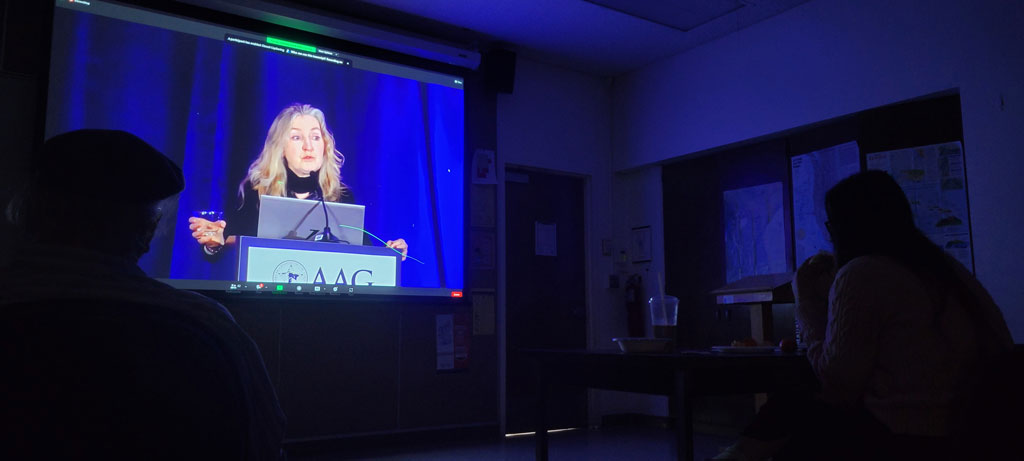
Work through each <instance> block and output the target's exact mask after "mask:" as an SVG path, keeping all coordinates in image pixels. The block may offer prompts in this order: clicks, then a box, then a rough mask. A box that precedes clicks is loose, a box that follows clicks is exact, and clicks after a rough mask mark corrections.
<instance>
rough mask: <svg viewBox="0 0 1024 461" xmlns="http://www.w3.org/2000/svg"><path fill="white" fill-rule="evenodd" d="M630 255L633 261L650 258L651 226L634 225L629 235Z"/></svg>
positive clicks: (637, 261) (648, 259) (638, 261)
mask: <svg viewBox="0 0 1024 461" xmlns="http://www.w3.org/2000/svg"><path fill="white" fill-rule="evenodd" d="M629 248H630V256H631V257H632V258H631V259H632V260H633V262H634V263H644V262H648V261H650V260H651V226H643V227H634V228H633V229H632V231H630V235H629Z"/></svg>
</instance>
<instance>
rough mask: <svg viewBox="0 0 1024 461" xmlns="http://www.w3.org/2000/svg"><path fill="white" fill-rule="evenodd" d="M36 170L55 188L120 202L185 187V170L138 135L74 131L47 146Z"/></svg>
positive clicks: (36, 161) (155, 196) (152, 197)
mask: <svg viewBox="0 0 1024 461" xmlns="http://www.w3.org/2000/svg"><path fill="white" fill-rule="evenodd" d="M32 165H33V170H34V172H35V173H36V174H37V175H39V176H38V177H39V178H40V179H43V180H45V181H46V182H47V184H49V185H50V186H52V187H55V188H58V189H61V190H67V191H68V194H75V195H79V196H85V197H90V198H97V199H101V200H106V201H110V202H118V203H148V202H155V201H159V200H162V199H165V198H167V197H170V196H172V195H174V194H177V193H178V192H181V190H182V189H184V188H185V179H184V177H183V176H182V172H181V168H180V167H178V165H176V164H175V163H174V162H173V161H171V159H169V158H167V157H166V156H164V155H163V154H162V153H160V151H158V150H156V148H154V147H153V146H151V145H149V144H148V143H146V141H143V140H142V139H140V138H139V137H138V136H135V135H133V134H131V133H128V132H125V131H120V130H92V129H90V130H75V131H69V132H67V133H64V134H59V135H57V136H54V137H52V138H50V139H48V140H47V141H46V142H44V143H43V147H42V150H41V152H40V155H36V156H34V157H33V159H32Z"/></svg>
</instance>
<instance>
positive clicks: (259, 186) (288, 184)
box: [188, 103, 409, 260]
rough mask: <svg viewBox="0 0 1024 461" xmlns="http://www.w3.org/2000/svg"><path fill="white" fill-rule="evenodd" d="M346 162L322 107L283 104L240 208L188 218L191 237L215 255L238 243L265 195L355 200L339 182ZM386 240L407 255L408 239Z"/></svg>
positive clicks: (242, 188)
mask: <svg viewBox="0 0 1024 461" xmlns="http://www.w3.org/2000/svg"><path fill="white" fill-rule="evenodd" d="M344 164H345V156H344V155H342V153H341V152H339V151H338V150H337V148H336V147H335V143H334V136H333V135H332V134H331V132H330V130H328V129H327V123H326V121H325V119H324V113H323V111H321V110H320V109H317V108H316V107H313V106H311V105H309V104H298V103H296V104H292V105H290V106H288V107H285V108H284V109H283V110H281V112H280V113H278V114H277V116H276V117H274V121H273V123H271V124H270V129H269V130H267V138H266V140H265V141H264V142H263V150H262V151H261V152H260V155H259V156H258V157H256V160H253V162H252V164H251V165H249V172H248V174H247V175H246V178H245V179H244V180H243V181H242V183H241V184H239V186H238V195H239V197H240V198H241V206H240V207H239V208H238V211H237V212H236V213H233V214H232V216H231V217H230V218H229V219H228V220H216V221H210V220H207V219H204V218H201V217H192V218H189V220H188V221H189V229H190V230H191V231H192V237H193V238H195V239H196V242H198V243H199V245H201V246H202V247H203V251H205V252H206V253H207V254H209V255H213V254H216V253H217V252H219V251H220V250H221V249H222V248H223V247H224V246H225V245H233V244H235V243H236V236H238V235H252V234H255V232H256V225H257V222H258V220H259V201H260V196H263V195H271V196H277V197H292V198H298V199H306V200H320V199H321V198H322V199H323V200H325V201H328V202H340V203H353V196H352V190H351V189H349V187H348V186H346V185H345V183H343V182H342V181H341V167H342V165H344ZM321 194H322V196H321ZM386 245H387V246H388V247H389V248H394V249H395V250H397V251H401V252H402V259H403V260H404V259H405V255H406V254H407V253H408V249H409V246H408V244H406V242H405V240H404V239H396V240H388V241H387V242H386Z"/></svg>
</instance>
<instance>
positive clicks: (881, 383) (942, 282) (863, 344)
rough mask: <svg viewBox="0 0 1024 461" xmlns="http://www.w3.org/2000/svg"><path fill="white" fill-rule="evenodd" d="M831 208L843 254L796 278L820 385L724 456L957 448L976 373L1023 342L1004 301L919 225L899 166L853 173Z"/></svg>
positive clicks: (934, 455) (881, 454)
mask: <svg viewBox="0 0 1024 461" xmlns="http://www.w3.org/2000/svg"><path fill="white" fill-rule="evenodd" d="M825 208H826V213H827V215H828V221H827V222H826V223H825V225H826V228H827V229H828V231H829V234H830V236H831V240H832V244H833V249H834V251H835V256H832V255H830V254H827V253H821V254H818V255H816V256H813V257H811V258H809V259H808V260H807V261H805V262H804V263H803V264H802V265H801V266H800V268H799V269H798V270H797V274H796V277H795V279H794V281H793V289H794V293H795V295H796V316H797V320H798V322H799V323H800V329H801V332H802V334H803V335H804V339H805V342H806V343H807V345H808V349H807V358H808V360H809V361H810V363H811V367H812V368H813V369H814V372H815V374H816V375H817V377H818V381H819V383H820V385H821V388H820V393H819V395H818V396H816V397H815V398H813V399H800V398H796V399H793V398H792V396H787V397H785V398H780V399H776V400H775V401H769V403H768V404H766V405H765V407H764V408H762V411H761V412H760V413H759V414H758V417H757V418H756V419H755V422H754V423H753V424H752V425H751V427H748V429H747V430H746V431H745V432H744V434H745V435H746V436H747V437H745V438H744V439H741V442H740V443H739V444H737V445H736V446H734V447H732V448H731V450H732V451H731V452H730V453H723V454H722V455H720V458H719V459H730V458H732V459H762V458H764V457H767V456H772V455H774V457H773V459H776V460H778V459H893V458H897V459H947V458H948V457H951V456H954V453H955V450H954V448H955V444H954V441H953V438H954V436H955V435H956V434H957V432H958V430H959V427H958V424H961V423H962V421H958V420H957V416H958V415H959V414H960V413H959V412H960V410H961V408H959V405H960V404H961V403H962V401H963V397H964V393H965V392H968V389H969V386H968V384H969V382H970V378H971V376H972V373H974V372H975V371H976V370H977V365H978V364H979V363H984V362H985V359H986V357H992V356H996V355H998V354H1001V353H1004V352H1008V351H1009V350H1011V349H1012V347H1013V340H1012V337H1011V335H1010V332H1009V329H1008V328H1007V326H1006V322H1005V320H1004V319H1003V316H1002V313H1001V312H1000V310H999V307H998V306H996V304H995V302H994V301H993V300H992V297H991V296H990V295H989V294H988V292H987V291H986V290H985V288H984V287H982V286H981V284H980V283H979V282H978V280H977V279H976V278H974V276H973V275H971V273H970V272H969V271H968V270H967V269H966V268H964V266H963V265H961V264H960V263H959V262H957V261H956V260H955V259H954V258H952V257H951V256H949V255H948V254H946V253H945V251H943V250H942V248H940V247H939V246H938V245H936V244H935V243H933V242H932V241H931V240H929V239H928V237H927V236H925V235H924V233H922V232H921V230H920V229H918V228H917V227H916V225H915V223H914V216H913V213H912V211H911V207H910V203H909V201H908V200H907V197H906V195H905V194H904V193H903V190H902V189H901V188H900V186H899V184H898V183H896V181H895V180H894V179H893V178H892V177H891V176H889V174H888V173H885V172H883V171H875V170H870V171H865V172H862V173H858V174H855V175H852V176H850V177H848V178H846V179H844V180H843V181H841V182H839V184H837V185H836V186H835V187H833V188H832V189H830V190H829V191H828V192H827V193H826V194H825ZM769 440H771V441H772V442H766V441H769ZM902 456H912V458H904V457H902Z"/></svg>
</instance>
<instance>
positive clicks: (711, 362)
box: [520, 349, 817, 461]
mask: <svg viewBox="0 0 1024 461" xmlns="http://www.w3.org/2000/svg"><path fill="white" fill-rule="evenodd" d="M520 353H522V354H524V356H525V357H528V358H529V359H532V360H534V361H535V362H536V363H538V364H539V365H540V382H539V388H538V404H537V409H536V410H537V413H536V420H535V421H536V424H537V436H536V459H538V460H547V457H548V437H547V427H546V425H545V418H546V416H545V411H546V410H545V406H546V399H547V396H546V394H547V388H548V385H549V383H553V382H559V383H568V384H574V385H579V386H583V387H589V388H597V389H610V390H617V391H626V392H639V393H644V394H657V395H667V396H669V397H670V399H669V402H670V407H669V412H670V415H671V416H673V417H674V418H675V422H676V424H675V428H676V454H677V459H680V460H687V461H692V460H693V414H692V405H691V403H692V401H693V397H694V396H697V395H715V394H744V393H760V392H773V391H779V390H807V391H811V390H813V389H814V388H815V387H816V386H817V380H816V379H815V377H814V373H813V371H812V370H811V366H810V363H809V362H808V361H807V358H806V357H805V356H803V355H802V354H783V353H780V352H775V353H765V354H728V353H715V352H705V351H685V352H677V353H661V354H624V353H621V352H618V351H586V350H560V349H523V350H520Z"/></svg>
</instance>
